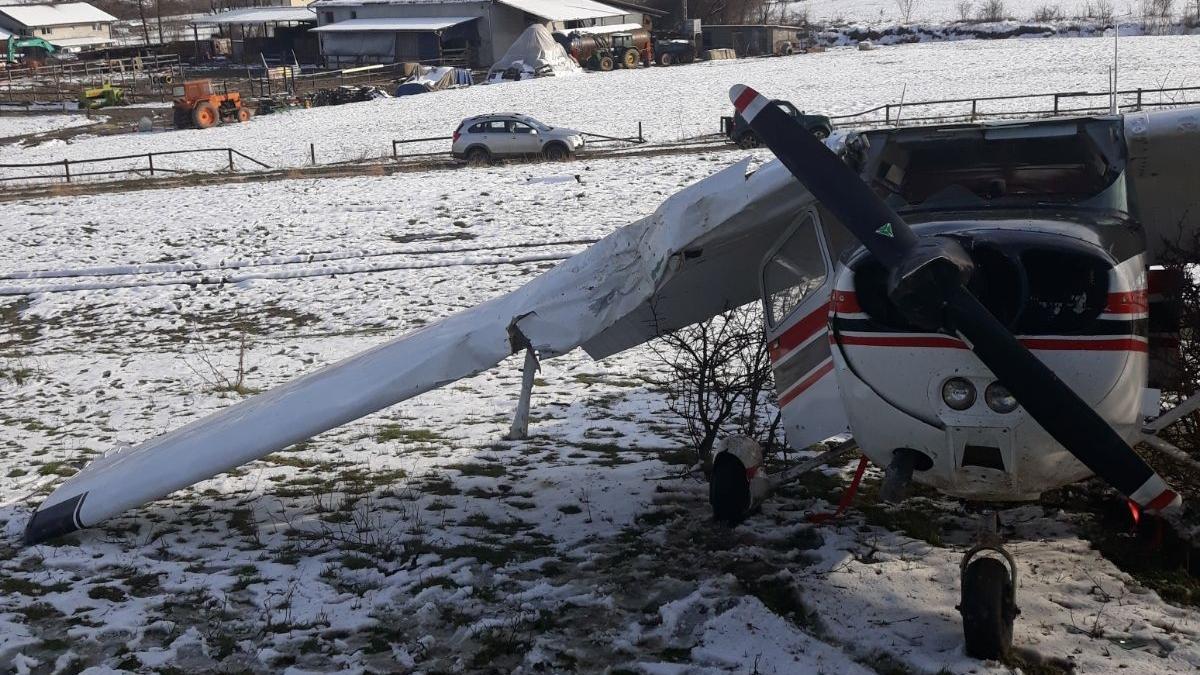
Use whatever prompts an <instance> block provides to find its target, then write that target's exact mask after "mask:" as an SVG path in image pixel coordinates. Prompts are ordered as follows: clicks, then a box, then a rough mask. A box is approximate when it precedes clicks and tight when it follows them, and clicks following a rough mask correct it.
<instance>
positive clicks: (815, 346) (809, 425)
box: [759, 209, 849, 449]
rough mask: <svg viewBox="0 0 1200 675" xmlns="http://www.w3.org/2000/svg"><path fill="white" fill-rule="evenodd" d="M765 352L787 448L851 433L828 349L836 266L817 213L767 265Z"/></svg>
mask: <svg viewBox="0 0 1200 675" xmlns="http://www.w3.org/2000/svg"><path fill="white" fill-rule="evenodd" d="M759 283H760V284H761V289H762V298H763V312H764V321H765V324H766V337H767V346H768V347H769V349H770V354H771V368H772V370H773V372H774V374H775V392H776V394H777V395H778V397H779V406H780V410H781V411H782V416H783V423H784V427H785V429H786V431H787V440H788V445H790V446H791V447H793V448H797V449H799V448H804V447H807V446H809V445H812V444H813V443H817V442H820V441H823V440H825V439H827V438H829V437H831V436H836V435H837V434H840V433H845V432H846V431H848V430H849V423H848V422H847V419H846V413H845V409H844V408H843V406H842V399H841V395H840V394H839V392H838V385H837V378H836V376H835V375H834V374H833V353H832V351H831V349H830V345H829V298H830V295H831V291H832V289H833V264H832V261H831V258H830V255H829V252H828V250H827V246H826V240H825V237H824V236H823V233H822V231H821V222H820V217H819V216H818V214H817V212H816V210H814V209H809V210H805V211H802V212H801V213H800V214H799V215H798V216H797V217H796V220H795V222H794V223H793V224H792V226H791V227H790V228H788V230H787V232H785V233H784V235H783V237H782V238H780V240H779V242H777V243H776V244H775V246H773V247H772V248H771V249H770V251H769V252H768V253H767V255H766V257H765V258H764V259H763V263H762V268H761V270H760V277H759Z"/></svg>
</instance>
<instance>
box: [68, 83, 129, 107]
mask: <svg viewBox="0 0 1200 675" xmlns="http://www.w3.org/2000/svg"><path fill="white" fill-rule="evenodd" d="M113 105H125V90H124V89H122V88H120V87H114V86H113V85H112V83H111V82H105V83H104V84H103V85H101V86H99V87H90V88H87V89H84V90H82V91H80V92H79V109H80V110H95V109H96V108H107V107H109V106H113Z"/></svg>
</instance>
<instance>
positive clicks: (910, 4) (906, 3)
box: [896, 0, 921, 23]
mask: <svg viewBox="0 0 1200 675" xmlns="http://www.w3.org/2000/svg"><path fill="white" fill-rule="evenodd" d="M920 6H921V0H896V9H898V10H900V20H901V21H902V22H904V23H910V22H911V21H912V15H913V11H914V10H916V9H917V8H919V7H920Z"/></svg>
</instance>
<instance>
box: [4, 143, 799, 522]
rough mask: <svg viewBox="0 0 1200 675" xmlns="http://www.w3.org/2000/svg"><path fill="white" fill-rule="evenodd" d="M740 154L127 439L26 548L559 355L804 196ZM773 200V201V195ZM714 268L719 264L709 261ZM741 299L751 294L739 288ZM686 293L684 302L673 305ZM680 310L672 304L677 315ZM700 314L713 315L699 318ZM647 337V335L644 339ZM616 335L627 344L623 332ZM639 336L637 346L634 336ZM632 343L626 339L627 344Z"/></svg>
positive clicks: (773, 169) (80, 477)
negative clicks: (464, 291)
mask: <svg viewBox="0 0 1200 675" xmlns="http://www.w3.org/2000/svg"><path fill="white" fill-rule="evenodd" d="M747 165H748V162H746V161H743V162H739V163H737V164H735V165H733V166H731V167H729V168H727V169H725V170H724V171H722V172H720V173H718V174H716V175H714V176H711V177H709V178H707V179H705V180H703V181H700V182H699V183H696V184H695V185H692V186H691V187H689V188H687V189H685V190H683V191H681V192H679V193H678V194H676V195H674V196H672V197H671V198H670V199H668V200H667V201H666V202H664V203H663V205H662V206H660V207H659V209H658V210H657V211H656V212H655V213H654V214H653V215H651V216H648V217H646V218H643V219H642V220H639V221H637V222H634V223H632V224H630V225H627V226H625V227H623V228H621V229H620V230H618V231H616V232H614V233H613V234H611V235H609V236H608V237H606V238H604V239H603V240H601V241H600V242H598V243H596V244H594V245H593V246H591V247H590V248H588V249H587V250H585V251H583V252H581V253H579V254H577V255H575V256H573V257H572V258H570V259H568V260H566V261H564V262H562V263H561V264H560V265H558V266H557V267H555V268H554V269H552V270H550V271H548V272H546V273H545V274H543V275H541V276H539V277H537V278H536V279H534V280H533V281H531V282H529V283H528V284H526V285H524V286H522V287H521V288H519V289H517V290H516V291H513V292H511V293H509V294H507V295H504V296H501V297H499V298H495V299H493V300H490V301H488V302H485V303H483V304H481V305H478V306H476V307H473V308H471V309H469V310H466V311H463V312H460V313H458V314H455V315H453V316H450V317H448V318H446V319H443V320H441V321H438V322H436V323H433V324H430V325H428V326H426V327H424V328H422V329H420V330H418V331H415V332H413V333H409V334H407V335H404V336H402V337H400V338H398V339H396V340H393V341H391V342H388V343H385V344H383V345H380V346H378V347H375V348H373V349H370V350H368V351H365V352H363V353H361V354H358V355H355V356H352V357H350V358H348V359H346V360H344V361H341V362H339V363H336V364H333V365H330V366H327V367H325V368H323V369H321V370H318V371H316V372H313V373H311V374H309V375H305V376H303V377H300V378H298V379H296V380H293V381H292V382H290V383H288V384H285V385H282V386H280V387H278V388H276V389H272V390H270V391H268V392H265V393H262V394H259V395H257V396H254V397H253V398H249V399H247V400H245V401H242V402H240V403H237V404H235V405H232V406H230V407H228V408H225V409H224V410H221V411H219V412H217V413H214V414H213V415H210V416H208V417H206V418H203V419H200V420H197V421H195V422H192V423H191V424H188V425H187V426H184V427H182V428H180V429H178V430H176V431H173V432H170V433H168V434H165V435H163V436H159V437H157V438H153V439H150V440H148V441H146V442H144V443H142V444H140V445H138V446H136V447H133V448H121V449H118V450H115V451H113V452H110V453H109V454H107V455H105V456H104V457H102V458H100V459H98V460H96V461H94V462H93V463H91V464H90V465H88V466H87V467H85V468H84V469H83V470H82V471H80V472H79V473H77V474H75V475H74V476H72V477H71V478H70V479H68V480H67V481H66V482H65V483H63V484H62V485H61V486H60V487H59V488H58V489H57V490H55V491H54V493H53V494H51V495H50V496H49V497H48V498H47V499H46V500H45V502H44V503H43V504H42V505H41V506H40V507H39V508H38V510H37V511H36V512H34V514H33V517H32V518H31V519H30V522H29V524H28V526H27V528H26V533H25V536H26V540H27V541H28V542H31V543H35V542H39V541H43V540H45V539H48V538H50V537H54V536H57V535H60V534H64V533H67V532H70V531H73V530H75V529H78V528H82V527H89V526H92V525H95V524H97V523H99V522H100V521H102V520H104V519H106V518H109V517H111V516H113V515H116V514H118V513H120V512H122V511H125V510H126V509H129V508H132V507H134V506H138V505H141V504H144V503H146V502H148V501H151V500H154V499H158V498H160V497H163V496H165V495H167V494H169V493H171V492H173V491H175V490H178V489H180V488H183V487H186V486H189V485H192V484H193V483H196V482H199V481H201V480H204V479H206V478H210V477H212V476H215V475H217V474H219V473H221V472H223V471H228V470H230V469H232V468H235V467H237V466H240V465H242V464H245V463H246V462H249V461H251V460H254V459H257V458H259V457H263V456H265V455H267V454H270V453H271V452H275V451H277V450H280V449H282V448H285V447H287V446H289V445H292V444H294V443H298V442H300V441H302V440H305V439H307V438H310V437H312V436H314V435H316V434H319V433H321V432H323V431H327V430H329V429H332V428H334V427H337V426H340V425H342V424H345V423H347V422H350V421H352V420H355V419H358V418H360V417H363V416H365V415H368V414H370V413H373V412H375V411H378V410H380V409H382V408H385V407H387V406H390V405H393V404H395V403H398V402H400V401H403V400H406V399H409V398H412V397H413V396H417V395H418V394H421V393H423V392H426V391H429V390H430V389H434V388H437V387H440V386H443V385H445V384H448V383H451V382H454V381H456V380H459V379H462V378H464V377H469V376H471V375H475V374H477V373H479V372H482V371H484V370H487V369H489V368H491V367H492V366H494V365H496V364H497V363H499V362H500V361H502V360H503V359H504V358H506V357H507V356H509V355H510V354H513V353H515V352H517V351H520V350H521V349H523V348H524V347H526V346H529V345H531V346H532V347H534V348H535V349H537V350H538V351H539V352H540V353H541V355H542V356H543V357H551V356H556V355H560V354H563V353H565V352H567V351H570V350H571V349H573V348H575V347H577V346H579V345H581V344H583V343H584V342H586V341H588V340H590V339H592V338H594V337H595V336H597V335H598V334H600V333H602V332H603V331H604V330H605V329H606V328H609V327H610V326H613V325H614V324H617V323H618V322H620V321H622V319H624V318H626V317H627V316H628V315H630V314H631V313H633V312H636V311H638V310H639V309H640V308H643V307H644V306H645V305H646V303H647V302H649V301H650V300H651V298H653V297H654V295H655V293H656V291H657V290H659V289H660V288H662V287H664V286H665V285H667V284H669V282H670V281H671V280H672V279H673V277H674V274H675V272H676V271H678V270H679V269H683V268H685V267H686V265H683V264H682V261H683V259H684V258H685V257H686V253H685V252H687V251H691V250H694V249H695V248H696V247H697V246H698V245H700V244H703V243H704V242H706V241H707V242H714V241H720V240H721V239H722V237H725V238H727V239H740V238H744V237H746V236H748V235H749V234H750V233H751V232H753V231H754V230H755V229H756V228H757V227H758V226H759V224H760V223H762V222H772V220H771V218H769V217H767V215H768V213H769V212H773V211H778V210H779V209H780V208H781V206H780V203H779V202H782V201H786V200H780V199H779V197H780V195H781V194H790V195H791V197H790V200H791V201H793V202H794V201H795V200H796V199H799V198H802V197H803V196H804V195H805V194H806V193H805V192H804V190H803V189H802V188H800V187H799V185H798V184H797V183H795V182H794V181H792V179H791V177H790V176H788V175H787V174H786V171H782V167H778V166H774V165H768V166H767V167H764V168H763V169H761V170H759V171H757V172H755V173H753V174H751V175H749V176H747V175H746V171H747ZM772 200H775V203H772ZM713 262H717V263H719V262H720V261H719V260H716V259H715V256H714V259H713ZM710 269H711V270H712V273H713V274H714V275H718V276H719V278H718V279H717V280H716V281H715V282H713V283H711V285H712V286H713V287H714V288H718V289H719V288H720V287H721V286H722V285H724V284H726V283H729V284H738V283H742V277H753V276H754V270H755V269H756V268H749V269H740V268H734V267H730V266H721V265H713V266H712V267H711V268H710ZM725 295H726V294H724V293H720V292H716V293H713V294H712V296H711V297H710V298H707V299H706V298H705V297H701V296H699V295H694V296H693V297H690V299H687V301H686V302H683V303H682V305H681V306H682V307H683V309H680V310H679V312H680V315H684V314H686V316H688V317H694V318H693V319H692V320H700V319H703V318H707V316H709V315H711V314H715V313H718V312H721V311H723V310H724V309H725V308H726V304H727V301H726V298H725ZM736 295H737V297H742V296H744V295H745V293H744V292H743V291H738V292H737V293H736ZM676 302H680V301H678V300H677V301H676ZM671 311H675V310H671ZM706 312H707V314H705V313H706ZM642 335H643V337H644V339H639V340H638V342H641V341H644V340H645V339H650V338H651V337H653V335H650V334H648V333H643V334H642ZM624 342H629V340H628V339H627V340H625V341H624ZM634 344H636V342H635V343H634ZM626 346H632V345H626Z"/></svg>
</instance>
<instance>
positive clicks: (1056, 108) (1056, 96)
mask: <svg viewBox="0 0 1200 675" xmlns="http://www.w3.org/2000/svg"><path fill="white" fill-rule="evenodd" d="M1054 114H1055V115H1057V114H1058V94H1055V95H1054Z"/></svg>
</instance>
